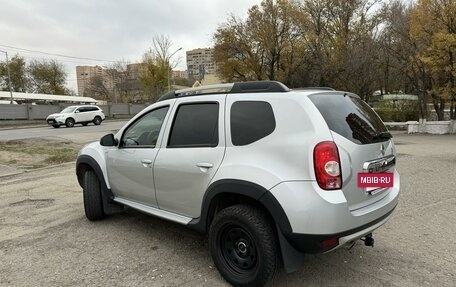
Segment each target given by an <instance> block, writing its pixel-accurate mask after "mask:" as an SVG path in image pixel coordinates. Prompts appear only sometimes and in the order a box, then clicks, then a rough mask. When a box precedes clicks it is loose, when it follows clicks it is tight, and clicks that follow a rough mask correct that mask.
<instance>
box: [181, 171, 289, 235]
mask: <svg viewBox="0 0 456 287" xmlns="http://www.w3.org/2000/svg"><path fill="white" fill-rule="evenodd" d="M222 194H233V195H241V196H244V197H248V198H250V199H252V200H254V201H256V202H258V203H259V204H261V205H262V206H263V207H264V208H265V209H266V210H267V211H268V212H269V214H270V215H271V216H272V218H273V220H274V222H275V224H276V225H277V226H278V227H279V228H280V230H278V232H280V231H281V232H284V233H289V232H292V229H291V224H290V222H289V221H288V217H287V216H286V214H285V211H284V210H283V208H282V206H281V205H280V203H279V202H278V201H277V199H276V198H275V197H274V196H273V195H272V194H271V193H270V192H269V191H268V190H267V189H266V188H264V187H263V186H260V185H258V184H255V183H253V182H250V181H245V180H239V179H222V180H218V181H216V182H213V183H212V184H211V185H210V186H209V187H208V188H207V190H206V193H205V194H204V198H203V203H202V206H201V213H200V217H199V218H195V219H193V220H192V221H190V222H189V224H188V225H189V227H191V228H193V229H195V230H197V231H199V232H202V233H206V232H207V229H208V223H209V215H210V214H209V213H210V207H211V204H212V203H213V200H214V199H215V198H216V197H217V196H219V195H222Z"/></svg>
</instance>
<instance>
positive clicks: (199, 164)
mask: <svg viewBox="0 0 456 287" xmlns="http://www.w3.org/2000/svg"><path fill="white" fill-rule="evenodd" d="M196 166H197V167H200V168H211V167H213V166H214V165H213V164H212V163H208V162H199V163H197V164H196Z"/></svg>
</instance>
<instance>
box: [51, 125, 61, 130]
mask: <svg viewBox="0 0 456 287" xmlns="http://www.w3.org/2000/svg"><path fill="white" fill-rule="evenodd" d="M52 126H53V127H54V128H56V129H58V128H60V125H52Z"/></svg>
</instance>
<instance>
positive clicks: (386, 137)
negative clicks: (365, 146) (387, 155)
mask: <svg viewBox="0 0 456 287" xmlns="http://www.w3.org/2000/svg"><path fill="white" fill-rule="evenodd" d="M392 137H393V135H392V134H391V133H390V132H381V133H378V134H376V135H374V136H373V137H372V139H374V140H389V139H390V138H392Z"/></svg>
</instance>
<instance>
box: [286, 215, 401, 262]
mask: <svg viewBox="0 0 456 287" xmlns="http://www.w3.org/2000/svg"><path fill="white" fill-rule="evenodd" d="M393 211H394V209H393V210H391V211H390V212H389V213H387V214H385V215H384V216H382V217H380V218H378V219H376V220H374V221H373V222H370V223H368V224H365V225H363V226H360V227H358V228H354V229H352V230H347V231H344V232H341V233H335V234H325V235H314V234H300V233H291V234H284V236H285V238H286V239H287V240H288V242H289V243H290V244H291V245H292V246H293V247H294V248H296V249H297V250H299V251H301V252H303V253H325V252H330V251H333V250H336V249H338V248H339V247H342V246H344V245H346V244H348V243H351V242H353V241H355V240H358V239H360V238H362V237H364V236H366V235H368V234H370V233H372V232H373V231H374V230H376V229H377V228H379V227H380V226H382V225H383V224H385V223H386V222H387V221H388V220H389V219H390V218H391V216H392V213H393Z"/></svg>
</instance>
